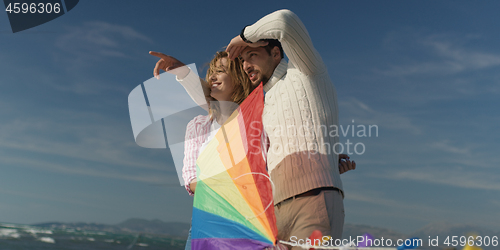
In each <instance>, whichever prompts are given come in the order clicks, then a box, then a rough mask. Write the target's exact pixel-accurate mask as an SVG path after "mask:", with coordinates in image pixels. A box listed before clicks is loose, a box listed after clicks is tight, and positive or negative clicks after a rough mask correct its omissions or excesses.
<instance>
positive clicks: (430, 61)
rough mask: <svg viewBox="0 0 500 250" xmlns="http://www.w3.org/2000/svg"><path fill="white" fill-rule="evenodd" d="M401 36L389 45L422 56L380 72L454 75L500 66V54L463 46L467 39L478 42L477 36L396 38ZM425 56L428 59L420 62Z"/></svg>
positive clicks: (389, 73)
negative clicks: (397, 46) (395, 44)
mask: <svg viewBox="0 0 500 250" xmlns="http://www.w3.org/2000/svg"><path fill="white" fill-rule="evenodd" d="M397 36H398V35H395V34H391V35H389V38H388V39H387V40H388V41H389V42H388V43H390V44H394V43H398V45H399V46H401V47H407V48H410V49H411V50H408V49H407V50H408V51H412V52H416V53H420V55H410V56H412V60H411V61H412V62H403V63H401V64H398V65H391V66H389V68H388V69H385V70H379V71H378V72H379V73H381V74H384V75H387V76H412V75H420V76H422V75H453V74H457V73H461V72H464V71H472V70H479V69H486V68H491V67H497V66H500V55H498V54H495V53H491V52H485V51H479V50H477V49H472V48H470V47H467V46H466V45H464V44H463V41H464V40H466V41H470V40H472V39H477V36H460V35H456V36H453V35H421V34H403V35H400V36H401V37H399V38H395V37H397ZM403 37H404V38H403ZM405 45H406V46H405ZM403 50H404V49H403V48H401V49H400V51H399V52H402V53H403V54H404V51H403ZM422 55H424V56H425V57H424V58H423V59H420V60H419V58H422ZM415 58H417V59H415ZM406 61H408V60H406Z"/></svg>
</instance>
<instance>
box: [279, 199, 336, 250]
mask: <svg viewBox="0 0 500 250" xmlns="http://www.w3.org/2000/svg"><path fill="white" fill-rule="evenodd" d="M274 212H275V214H276V224H277V227H278V239H280V240H283V241H287V242H292V243H294V242H295V243H303V244H305V243H306V239H307V238H308V237H309V236H310V235H311V233H312V232H313V231H314V230H320V231H321V233H322V234H323V236H325V235H328V236H331V237H332V238H333V240H335V239H341V237H342V230H343V227H344V201H343V199H342V195H341V194H340V191H338V190H322V191H321V192H320V193H319V194H318V195H314V196H306V197H298V198H292V199H288V200H285V201H282V202H280V203H278V204H276V205H275V206H274ZM291 249H294V250H295V249H297V250H298V249H302V248H301V247H293V248H291Z"/></svg>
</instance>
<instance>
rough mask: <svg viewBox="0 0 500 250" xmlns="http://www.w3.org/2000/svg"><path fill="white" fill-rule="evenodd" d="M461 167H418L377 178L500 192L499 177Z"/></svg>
mask: <svg viewBox="0 0 500 250" xmlns="http://www.w3.org/2000/svg"><path fill="white" fill-rule="evenodd" d="M474 170H475V169H464V168H461V167H439V168H436V167H435V166H433V167H419V169H417V170H413V169H411V170H410V169H404V170H399V171H397V170H391V171H388V172H386V173H384V174H383V175H380V176H378V177H381V178H388V179H395V180H415V181H422V182H428V183H435V184H442V185H447V186H453V187H460V188H467V189H482V190H494V191H500V175H499V174H495V173H491V172H484V171H474Z"/></svg>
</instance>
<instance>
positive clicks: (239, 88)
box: [206, 51, 255, 117]
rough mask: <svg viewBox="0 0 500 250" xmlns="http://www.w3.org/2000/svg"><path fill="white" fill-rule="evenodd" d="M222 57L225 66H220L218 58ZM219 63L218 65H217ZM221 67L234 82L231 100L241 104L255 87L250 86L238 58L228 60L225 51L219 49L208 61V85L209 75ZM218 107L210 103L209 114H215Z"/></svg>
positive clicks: (210, 81) (210, 83)
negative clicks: (224, 60) (225, 62)
mask: <svg viewBox="0 0 500 250" xmlns="http://www.w3.org/2000/svg"><path fill="white" fill-rule="evenodd" d="M223 58H226V59H227V68H225V67H223V66H222V63H221V62H220V60H222V59H223ZM217 63H219V65H217ZM221 68H223V70H224V72H225V73H227V74H228V75H229V77H231V80H232V81H233V84H234V91H233V94H232V95H231V101H233V102H234V103H237V104H241V103H242V102H243V100H245V98H247V97H248V95H249V94H250V93H251V92H252V90H253V89H254V88H255V87H253V86H252V82H251V81H250V79H249V78H248V76H247V74H246V73H245V70H244V69H243V63H241V61H240V60H230V59H229V55H228V53H227V52H226V51H219V52H217V53H216V54H215V56H214V58H213V59H212V61H210V64H209V67H208V70H207V76H206V81H207V84H208V87H209V88H210V86H211V85H212V80H211V79H210V78H211V77H210V76H211V75H212V74H213V73H215V72H217V70H220V69H221ZM217 110H218V108H217V106H216V107H215V108H214V107H212V105H210V111H209V112H210V114H211V115H212V117H214V115H215V116H217V113H218V111H217Z"/></svg>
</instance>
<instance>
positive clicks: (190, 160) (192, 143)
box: [182, 115, 269, 196]
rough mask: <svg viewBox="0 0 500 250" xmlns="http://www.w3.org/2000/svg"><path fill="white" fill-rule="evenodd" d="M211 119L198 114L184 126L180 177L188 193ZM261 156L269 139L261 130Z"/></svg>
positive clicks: (266, 147)
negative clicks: (184, 133)
mask: <svg viewBox="0 0 500 250" xmlns="http://www.w3.org/2000/svg"><path fill="white" fill-rule="evenodd" d="M211 124H212V121H211V120H210V116H208V115H205V116H204V115H199V116H196V117H195V118H193V120H191V121H190V122H189V123H188V125H187V128H186V137H185V141H184V161H183V164H184V165H183V167H182V178H183V179H184V186H185V188H186V190H187V191H188V193H189V195H191V196H194V193H193V191H192V190H191V188H189V184H190V183H191V182H192V181H193V179H195V178H196V159H198V156H199V154H200V152H199V151H200V148H201V145H202V144H203V143H204V142H205V141H206V140H207V137H208V135H209V134H210V125H211ZM261 139H262V141H261V146H262V148H263V150H262V157H263V158H264V161H265V160H266V152H267V149H268V148H269V141H268V138H267V135H266V133H265V132H264V130H262V134H261Z"/></svg>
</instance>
